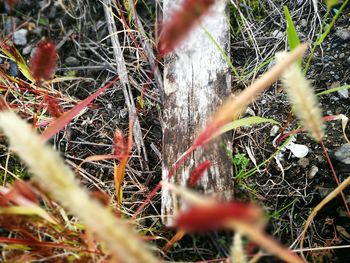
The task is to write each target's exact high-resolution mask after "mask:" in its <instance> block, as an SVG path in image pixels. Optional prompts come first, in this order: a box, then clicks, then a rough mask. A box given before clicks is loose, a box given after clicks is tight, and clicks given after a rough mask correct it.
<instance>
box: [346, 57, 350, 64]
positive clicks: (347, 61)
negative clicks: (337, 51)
mask: <svg viewBox="0 0 350 263" xmlns="http://www.w3.org/2000/svg"><path fill="white" fill-rule="evenodd" d="M346 63H348V64H349V65H350V56H349V57H348V59H347V60H346Z"/></svg>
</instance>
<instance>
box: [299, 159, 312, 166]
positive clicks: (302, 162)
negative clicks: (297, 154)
mask: <svg viewBox="0 0 350 263" xmlns="http://www.w3.org/2000/svg"><path fill="white" fill-rule="evenodd" d="M298 164H299V165H300V166H301V167H302V168H306V167H307V166H308V165H309V164H310V161H309V159H308V158H301V159H299V161H298Z"/></svg>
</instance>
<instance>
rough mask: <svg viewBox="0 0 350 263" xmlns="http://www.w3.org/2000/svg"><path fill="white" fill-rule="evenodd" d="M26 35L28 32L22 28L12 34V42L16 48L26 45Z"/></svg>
mask: <svg viewBox="0 0 350 263" xmlns="http://www.w3.org/2000/svg"><path fill="white" fill-rule="evenodd" d="M27 34H28V30H27V29H24V28H22V29H20V30H18V31H16V32H15V33H14V34H13V42H14V43H15V44H16V45H17V46H25V45H27V43H28V41H27Z"/></svg>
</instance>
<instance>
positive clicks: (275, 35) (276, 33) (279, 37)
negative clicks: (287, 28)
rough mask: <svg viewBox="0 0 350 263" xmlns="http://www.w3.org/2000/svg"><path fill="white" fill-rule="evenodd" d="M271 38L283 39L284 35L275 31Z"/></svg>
mask: <svg viewBox="0 0 350 263" xmlns="http://www.w3.org/2000/svg"><path fill="white" fill-rule="evenodd" d="M272 36H273V37H275V38H278V39H281V38H283V37H284V33H283V32H282V31H279V30H277V29H276V30H275V31H273V32H272Z"/></svg>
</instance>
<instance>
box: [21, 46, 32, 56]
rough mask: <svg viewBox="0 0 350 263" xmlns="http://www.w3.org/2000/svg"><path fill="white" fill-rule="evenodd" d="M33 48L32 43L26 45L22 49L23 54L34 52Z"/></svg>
mask: <svg viewBox="0 0 350 263" xmlns="http://www.w3.org/2000/svg"><path fill="white" fill-rule="evenodd" d="M32 50H33V46H32V45H28V46H25V47H24V48H23V50H22V54H23V55H28V54H30V53H31V52H32Z"/></svg>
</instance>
